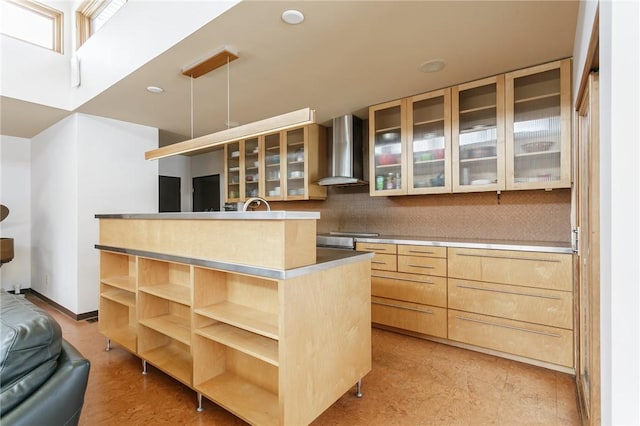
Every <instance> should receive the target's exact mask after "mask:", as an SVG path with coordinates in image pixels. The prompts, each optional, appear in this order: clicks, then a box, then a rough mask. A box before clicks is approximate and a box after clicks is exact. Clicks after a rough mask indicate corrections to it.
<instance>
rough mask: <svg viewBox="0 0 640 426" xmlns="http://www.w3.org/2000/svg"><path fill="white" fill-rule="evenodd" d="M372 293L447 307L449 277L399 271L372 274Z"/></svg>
mask: <svg viewBox="0 0 640 426" xmlns="http://www.w3.org/2000/svg"><path fill="white" fill-rule="evenodd" d="M371 294H372V295H374V296H380V297H386V298H389V299H396V300H403V301H406V302H414V303H424V304H426V305H434V306H440V307H443V308H446V307H447V279H446V278H443V277H431V276H427V275H414V274H402V273H399V272H388V273H383V272H380V273H374V274H372V275H371Z"/></svg>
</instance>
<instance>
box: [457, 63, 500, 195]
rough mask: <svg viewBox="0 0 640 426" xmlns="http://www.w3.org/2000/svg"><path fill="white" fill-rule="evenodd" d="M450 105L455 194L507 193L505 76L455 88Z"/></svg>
mask: <svg viewBox="0 0 640 426" xmlns="http://www.w3.org/2000/svg"><path fill="white" fill-rule="evenodd" d="M451 103H452V111H453V112H452V121H451V128H452V130H451V136H452V173H453V176H452V178H453V192H478V191H497V190H502V189H505V174H504V173H505V164H504V140H505V139H504V74H503V75H498V76H495V77H489V78H485V79H482V80H478V81H474V82H470V83H466V84H462V85H459V86H455V87H453V88H452V91H451Z"/></svg>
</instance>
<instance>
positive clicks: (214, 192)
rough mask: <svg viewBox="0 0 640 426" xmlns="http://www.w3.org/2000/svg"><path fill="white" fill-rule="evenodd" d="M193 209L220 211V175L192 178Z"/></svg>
mask: <svg viewBox="0 0 640 426" xmlns="http://www.w3.org/2000/svg"><path fill="white" fill-rule="evenodd" d="M193 211H194V212H219V211H220V175H209V176H200V177H196V178H193Z"/></svg>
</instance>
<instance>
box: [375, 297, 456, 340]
mask: <svg viewBox="0 0 640 426" xmlns="http://www.w3.org/2000/svg"><path fill="white" fill-rule="evenodd" d="M371 321H372V322H374V323H377V324H382V325H388V326H390V327H395V328H400V329H403V330H408V331H414V332H416V333H422V334H428V335H430V336H436V337H442V338H446V337H447V310H446V309H444V308H438V307H435V306H428V305H420V304H417V303H408V302H401V301H399V300H393V299H385V298H381V297H372V298H371Z"/></svg>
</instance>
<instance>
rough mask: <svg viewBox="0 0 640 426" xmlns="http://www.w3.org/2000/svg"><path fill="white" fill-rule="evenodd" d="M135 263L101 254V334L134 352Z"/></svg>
mask: <svg viewBox="0 0 640 426" xmlns="http://www.w3.org/2000/svg"><path fill="white" fill-rule="evenodd" d="M137 269H138V268H137V260H136V258H135V257H134V256H129V255H127V254H122V253H112V252H108V251H103V252H101V253H100V302H99V305H100V316H99V317H98V321H99V323H98V325H99V328H100V332H101V333H102V334H104V335H105V336H107V337H108V338H109V339H110V340H112V341H114V342H116V343H118V344H120V345H122V346H123V347H124V348H126V349H127V350H128V351H130V352H133V353H135V352H136V351H137V336H138V333H137V323H138V319H137V314H136V294H137Z"/></svg>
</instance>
